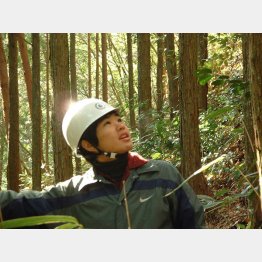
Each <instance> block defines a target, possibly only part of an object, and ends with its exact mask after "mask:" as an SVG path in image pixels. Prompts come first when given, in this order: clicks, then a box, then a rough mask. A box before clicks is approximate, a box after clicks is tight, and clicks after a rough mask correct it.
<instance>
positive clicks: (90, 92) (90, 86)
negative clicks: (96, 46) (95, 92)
mask: <svg viewBox="0 0 262 262" xmlns="http://www.w3.org/2000/svg"><path fill="white" fill-rule="evenodd" d="M87 49H88V65H87V68H88V93H89V97H92V64H91V41H90V33H88V34H87Z"/></svg>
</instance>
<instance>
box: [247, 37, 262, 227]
mask: <svg viewBox="0 0 262 262" xmlns="http://www.w3.org/2000/svg"><path fill="white" fill-rule="evenodd" d="M249 54H250V56H249V59H250V60H249V63H250V80H251V83H250V89H251V103H252V115H253V128H254V137H255V153H256V165H257V171H258V185H259V189H260V199H257V207H258V208H257V209H256V210H255V211H256V216H257V223H258V224H259V225H260V226H261V224H262V210H261V207H262V205H261V203H262V194H261V192H262V114H261V112H262V64H261V61H262V34H250V36H249Z"/></svg>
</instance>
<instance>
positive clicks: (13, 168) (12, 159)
mask: <svg viewBox="0 0 262 262" xmlns="http://www.w3.org/2000/svg"><path fill="white" fill-rule="evenodd" d="M8 40H9V43H8V47H9V76H10V77H9V99H10V109H9V110H10V111H9V126H10V127H9V143H8V148H9V151H8V166H7V189H11V190H14V191H17V192H18V191H19V174H20V170H21V168H20V156H19V97H18V70H17V67H18V65H17V64H18V63H17V57H18V49H17V37H16V34H8Z"/></svg>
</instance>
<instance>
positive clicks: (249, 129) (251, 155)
mask: <svg viewBox="0 0 262 262" xmlns="http://www.w3.org/2000/svg"><path fill="white" fill-rule="evenodd" d="M248 35H249V34H242V54H243V80H244V82H245V87H244V94H243V114H244V117H243V124H244V141H245V165H246V170H245V171H246V172H245V173H246V175H248V174H251V173H254V172H256V170H257V169H256V154H255V137H254V129H253V116H252V105H251V93H250V83H249V81H250V68H249V65H248V58H249V41H248ZM249 181H250V182H251V183H252V184H253V186H254V187H256V186H257V184H258V181H257V177H255V178H254V179H252V177H251V178H250V179H249ZM248 200H249V201H248V205H249V208H248V210H249V217H250V220H251V221H252V227H256V226H257V224H258V223H259V216H257V215H256V214H258V213H257V210H258V211H260V207H259V203H260V202H259V199H258V197H257V195H256V194H255V192H253V193H252V194H251V195H250V197H249V198H248Z"/></svg>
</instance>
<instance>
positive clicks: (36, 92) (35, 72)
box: [32, 33, 42, 190]
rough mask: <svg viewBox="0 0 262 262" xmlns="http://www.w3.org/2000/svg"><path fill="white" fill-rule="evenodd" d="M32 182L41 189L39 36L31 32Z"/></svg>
mask: <svg viewBox="0 0 262 262" xmlns="http://www.w3.org/2000/svg"><path fill="white" fill-rule="evenodd" d="M32 43H33V47H32V49H33V50H32V52H33V55H32V77H33V88H32V96H33V98H34V99H33V101H32V109H33V111H32V175H33V177H32V182H33V189H34V190H41V179H42V178H41V177H42V174H41V156H42V132H41V126H42V113H41V93H40V37H39V34H37V33H34V34H32Z"/></svg>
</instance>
